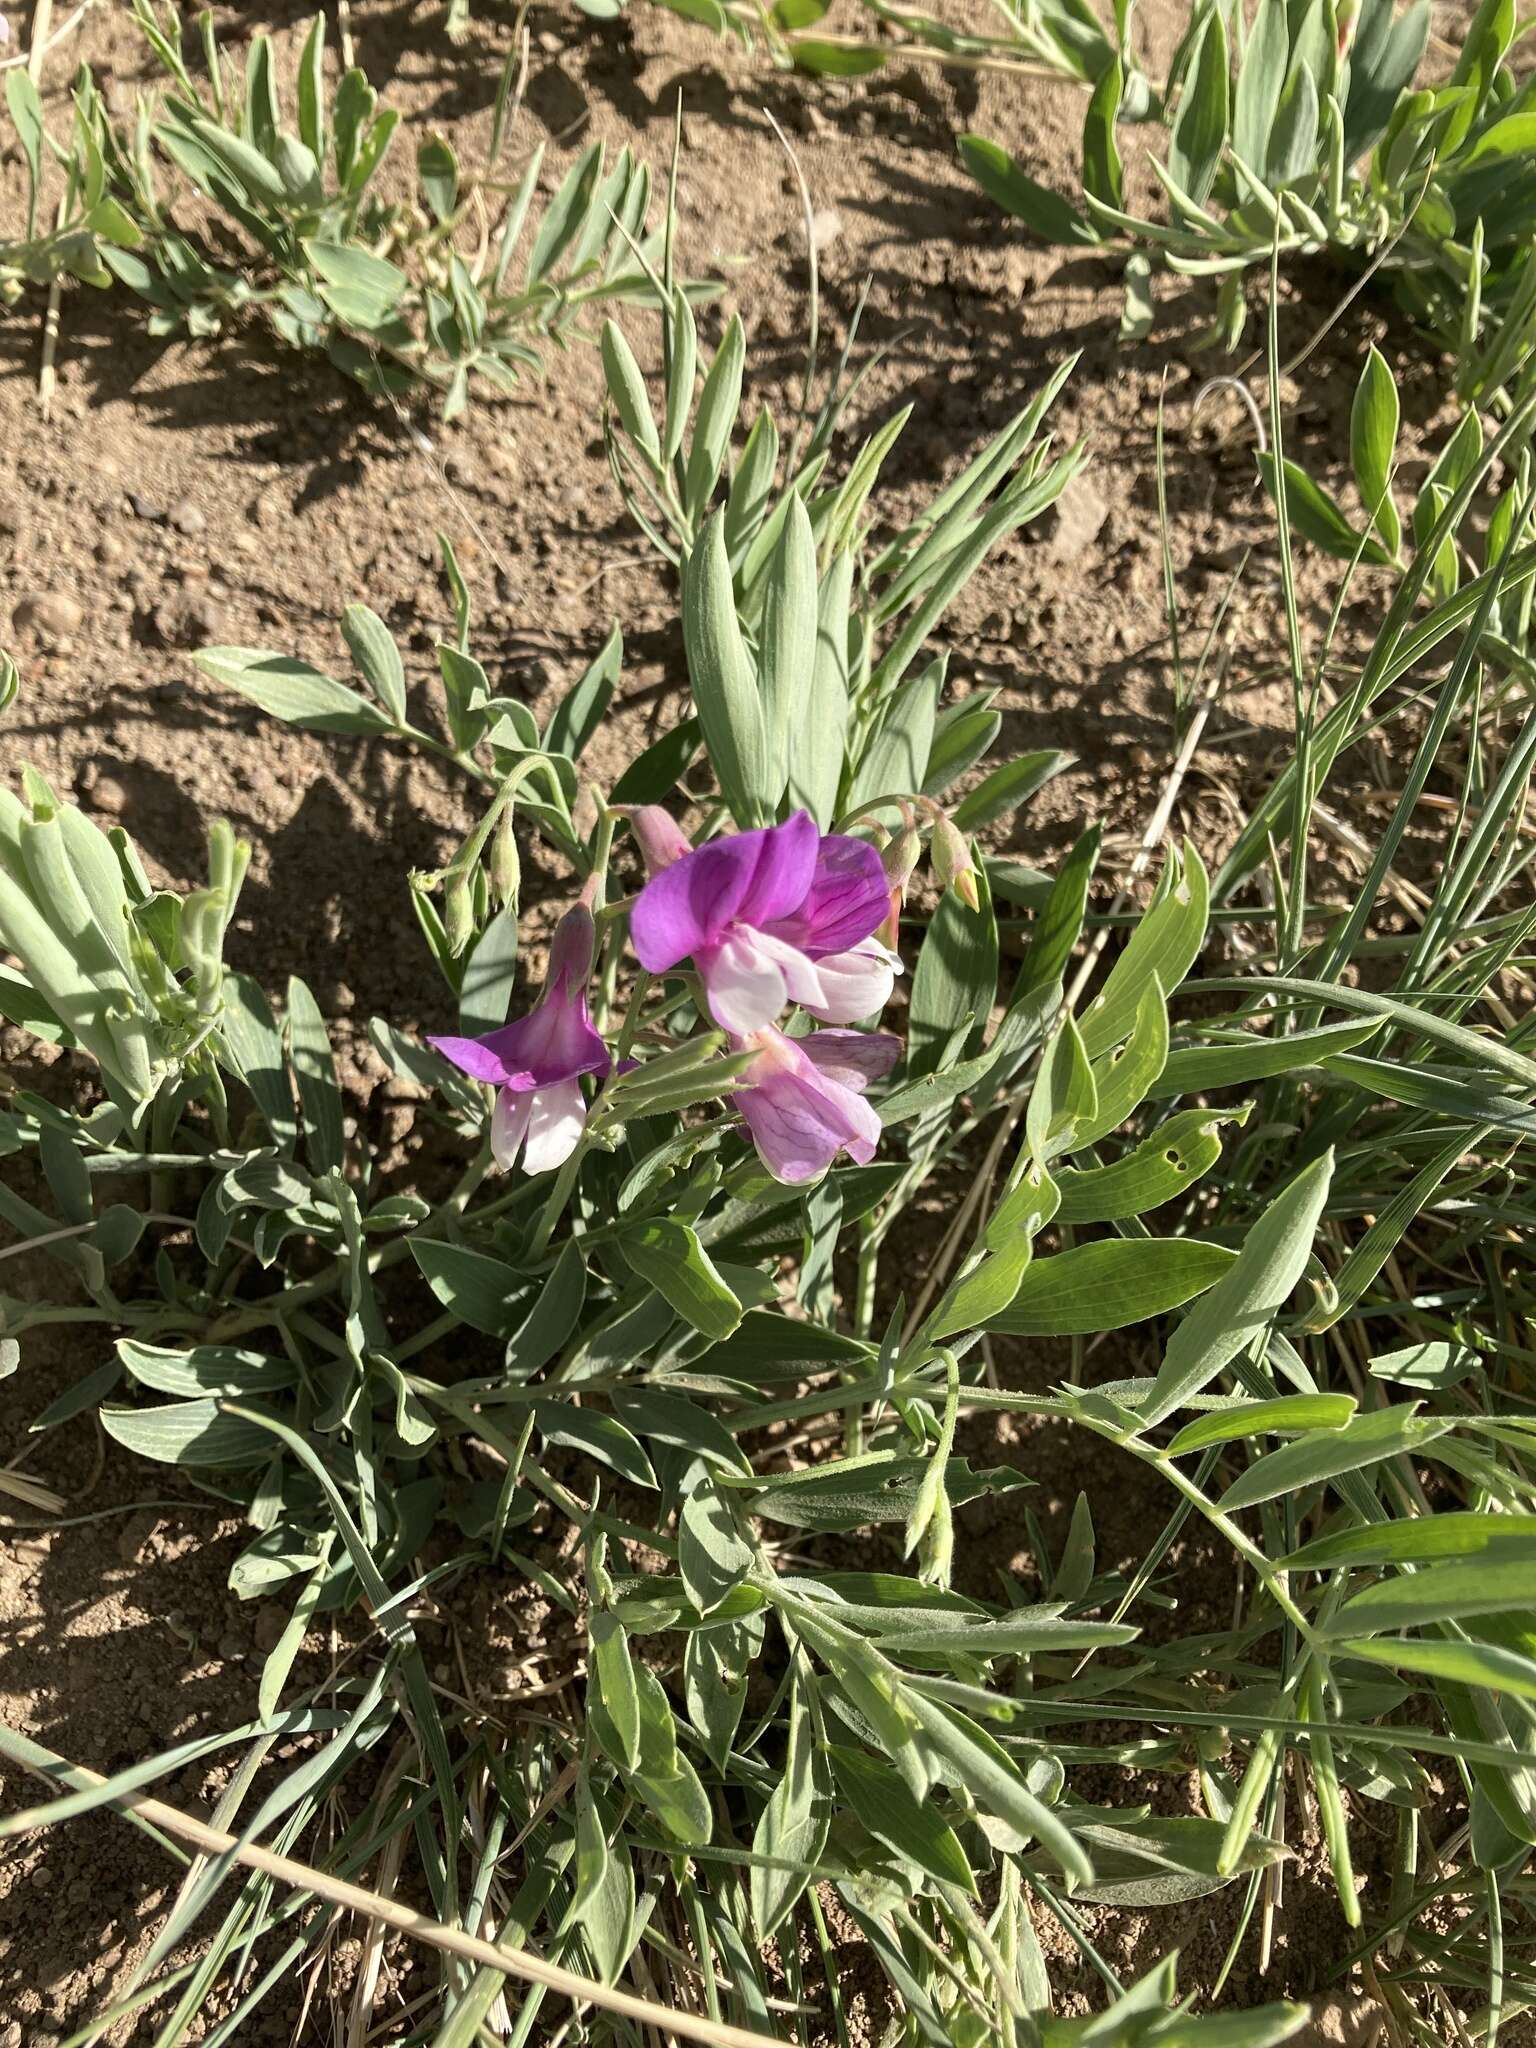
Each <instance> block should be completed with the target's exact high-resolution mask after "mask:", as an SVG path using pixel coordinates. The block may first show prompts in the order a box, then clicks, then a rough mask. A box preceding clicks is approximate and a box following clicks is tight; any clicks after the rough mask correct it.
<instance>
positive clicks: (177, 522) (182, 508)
mask: <svg viewBox="0 0 1536 2048" xmlns="http://www.w3.org/2000/svg"><path fill="white" fill-rule="evenodd" d="M165 516H166V518H167V519H168V520H169V522H170V523H171V525H172V526H174V527H175V529H176V531H177V532H178V533H185V534H199V533H206V532H207V531H208V521H207V519H206V517H205V516H204V514H203V512H202V511H201V509H200V508H199V507H198V506H197V505H196V504H194V502H193V501H192V499H191V498H178V499H177V501H176V503H175V504H174V505H173V506H172V507H171V509H170V511H169V512H168V513H167V514H166V515H165Z"/></svg>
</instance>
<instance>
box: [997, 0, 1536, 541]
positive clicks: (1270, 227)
mask: <svg viewBox="0 0 1536 2048" xmlns="http://www.w3.org/2000/svg"><path fill="white" fill-rule="evenodd" d="M1429 20H1430V10H1429V5H1428V0H1415V4H1414V5H1412V6H1411V7H1409V8H1408V9H1407V10H1406V12H1404V13H1402V14H1401V15H1398V14H1397V13H1396V12H1395V10H1394V6H1393V0H1362V4H1361V5H1360V6H1359V8H1358V10H1357V9H1356V8H1355V7H1354V6H1353V5H1352V4H1350V5H1347V6H1346V5H1342V4H1339V0H1311V4H1310V5H1304V6H1297V5H1294V4H1292V5H1287V0H1259V4H1258V6H1257V8H1256V9H1255V10H1254V12H1253V14H1252V18H1251V20H1250V19H1249V18H1248V16H1247V14H1246V12H1245V10H1242V9H1239V10H1237V11H1236V12H1234V11H1233V10H1232V9H1231V8H1229V7H1226V6H1224V5H1222V4H1220V0H1197V4H1196V5H1195V6H1194V8H1193V9H1192V11H1191V16H1190V23H1189V27H1188V30H1187V32H1186V34H1185V37H1184V40H1183V42H1182V44H1181V46H1180V49H1179V52H1178V55H1177V57H1176V59H1175V62H1174V65H1173V67H1172V69H1171V72H1170V75H1169V78H1168V80H1167V82H1166V85H1165V86H1164V88H1163V90H1162V92H1161V94H1160V96H1159V104H1160V107H1161V112H1162V118H1163V120H1164V122H1165V123H1166V125H1167V128H1168V145H1167V152H1166V160H1163V159H1161V158H1159V157H1158V156H1156V155H1154V156H1152V157H1150V158H1149V162H1150V164H1151V168H1152V169H1153V170H1154V172H1155V173H1156V175H1157V179H1158V182H1159V183H1160V184H1161V186H1162V187H1163V191H1164V194H1165V196H1166V199H1167V210H1166V215H1165V216H1163V217H1160V218H1151V217H1148V216H1145V215H1142V214H1138V213H1133V212H1129V211H1127V210H1126V204H1125V201H1124V199H1123V196H1122V187H1121V178H1120V160H1119V149H1118V145H1117V143H1116V138H1115V123H1116V121H1117V119H1120V120H1123V119H1124V118H1125V117H1126V112H1127V108H1126V105H1125V103H1124V101H1123V98H1122V94H1121V85H1120V79H1121V70H1120V66H1121V65H1122V64H1123V62H1124V52H1123V50H1122V51H1121V52H1120V53H1119V54H1118V56H1117V55H1115V54H1114V53H1112V52H1110V51H1109V50H1108V49H1107V48H1106V49H1105V51H1104V52H1103V54H1102V57H1101V60H1100V62H1099V64H1098V65H1097V66H1095V68H1094V69H1093V70H1091V71H1090V72H1088V73H1087V76H1088V78H1089V80H1090V81H1091V82H1093V83H1094V84H1095V91H1094V93H1093V95H1092V98H1091V100H1090V102H1089V104H1088V108H1087V111H1086V114H1085V117H1084V128H1083V180H1082V192H1081V203H1080V204H1075V203H1073V201H1071V200H1069V199H1067V198H1064V197H1062V196H1061V195H1059V194H1057V193H1055V192H1052V191H1050V190H1049V189H1047V188H1045V187H1043V186H1041V185H1040V184H1039V183H1038V182H1037V181H1035V180H1034V179H1032V178H1031V177H1030V176H1029V175H1028V172H1027V169H1026V168H1025V165H1024V164H1023V163H1020V162H1018V161H1016V160H1015V159H1014V158H1013V157H1011V156H1010V155H1009V153H1008V152H1007V150H1006V149H1004V148H1002V147H1001V146H1000V145H999V144H998V143H996V142H993V141H990V140H987V139H986V138H983V137H980V136H964V137H962V138H961V141H960V151H961V156H962V158H963V160H964V161H965V163H966V165H967V167H968V168H969V169H970V170H971V172H972V174H973V175H974V176H975V177H976V178H977V180H978V182H979V183H980V184H981V185H982V186H983V188H984V189H985V190H986V191H987V192H988V193H989V194H990V196H991V197H992V198H994V199H995V200H997V201H998V202H999V203H1000V204H1001V205H1002V206H1004V207H1005V208H1006V209H1007V210H1008V211H1009V212H1010V213H1012V214H1014V215H1015V216H1016V217H1017V218H1018V219H1020V220H1022V221H1023V222H1024V223H1025V224H1026V225H1027V226H1028V227H1029V228H1030V229H1031V231H1032V232H1033V233H1035V234H1037V235H1039V236H1041V237H1043V238H1044V239H1045V240H1046V241H1050V242H1060V243H1064V244H1074V243H1075V244H1084V243H1089V244H1100V245H1102V246H1104V247H1105V248H1107V249H1115V248H1129V249H1133V250H1138V251H1146V252H1148V253H1149V254H1150V255H1151V256H1152V257H1153V258H1155V259H1156V261H1157V262H1158V263H1159V264H1160V265H1162V266H1164V267H1166V268H1167V269H1168V270H1170V271H1172V272H1175V273H1177V274H1181V275H1185V276H1195V277H1210V278H1217V279H1219V280H1220V288H1219V293H1218V299H1217V310H1216V315H1215V318H1214V321H1213V323H1212V326H1211V330H1210V336H1209V339H1210V340H1211V341H1212V342H1214V343H1217V344H1219V345H1220V346H1221V347H1223V348H1227V349H1235V348H1236V347H1237V346H1238V344H1239V342H1240V341H1241V339H1242V334H1243V330H1244V327H1245V325H1246V321H1247V306H1246V303H1245V300H1244V297H1243V280H1244V276H1245V274H1246V273H1247V272H1249V271H1250V270H1252V269H1254V268H1255V267H1256V266H1264V267H1266V268H1267V267H1268V265H1269V264H1270V263H1271V261H1272V260H1273V259H1274V258H1275V257H1276V256H1278V257H1280V258H1281V259H1284V258H1285V257H1287V256H1301V255H1306V254H1314V253H1317V252H1319V251H1322V250H1327V251H1329V252H1331V253H1333V254H1335V255H1338V256H1341V257H1343V258H1345V259H1346V260H1347V261H1349V262H1351V263H1352V264H1354V265H1355V266H1356V267H1357V268H1358V269H1359V270H1361V271H1362V272H1364V271H1365V270H1366V269H1367V267H1369V268H1371V269H1374V268H1376V267H1377V266H1379V265H1385V267H1386V269H1387V272H1388V274H1389V275H1390V276H1391V277H1392V279H1393V281H1394V283H1395V286H1396V289H1397V291H1398V294H1399V297H1400V298H1401V299H1402V301H1403V303H1404V305H1405V306H1406V307H1407V309H1408V310H1409V311H1410V312H1411V313H1412V315H1413V316H1414V317H1415V318H1416V319H1417V320H1419V321H1420V322H1421V323H1422V324H1423V325H1424V326H1425V327H1427V328H1429V329H1430V330H1431V331H1432V332H1433V333H1434V334H1435V335H1436V336H1437V337H1439V338H1440V339H1441V340H1442V341H1443V342H1444V343H1445V344H1446V345H1448V346H1450V347H1452V348H1453V349H1455V350H1456V352H1457V355H1458V359H1459V363H1460V369H1459V373H1458V379H1457V383H1458V390H1459V392H1460V394H1461V395H1462V396H1463V398H1465V399H1467V400H1469V401H1475V402H1477V403H1479V404H1491V403H1493V402H1494V401H1495V399H1496V398H1497V397H1498V396H1499V394H1500V393H1501V392H1502V391H1505V390H1507V389H1508V388H1509V386H1510V380H1511V377H1512V376H1513V375H1514V374H1515V373H1516V372H1517V371H1518V368H1519V366H1520V365H1521V364H1522V363H1523V362H1524V361H1525V360H1526V358H1527V357H1528V355H1529V353H1530V346H1531V338H1532V335H1533V333H1536V272H1533V271H1532V268H1531V262H1530V253H1529V252H1530V240H1531V231H1532V228H1533V226H1536V123H1533V121H1532V118H1531V116H1530V115H1529V114H1528V113H1527V112H1526V111H1525V108H1526V103H1527V100H1528V98H1529V81H1528V80H1526V81H1520V80H1517V78H1516V76H1515V74H1514V71H1513V69H1512V68H1511V63H1510V59H1511V58H1512V56H1513V50H1514V29H1515V16H1514V10H1513V9H1512V8H1509V7H1506V6H1502V5H1488V6H1485V7H1483V8H1482V10H1481V11H1480V12H1479V14H1478V16H1477V18H1476V21H1475V22H1474V24H1473V26H1472V28H1471V29H1470V30H1469V32H1468V35H1467V38H1466V41H1465V44H1464V46H1463V49H1462V52H1461V56H1460V60H1459V62H1458V64H1457V68H1456V70H1455V72H1454V74H1453V76H1452V77H1451V78H1450V79H1449V80H1446V81H1444V82H1441V83H1438V84H1436V85H1433V86H1420V85H1417V84H1416V77H1417V73H1418V71H1419V67H1420V63H1421V60H1422V58H1423V56H1424V52H1425V46H1426V42H1427V39H1428V35H1429ZM1136 110H1137V111H1138V112H1140V111H1145V101H1144V100H1140V101H1138V102H1137V108H1136ZM1135 261H1136V268H1135V271H1134V274H1133V275H1132V274H1128V278H1127V295H1128V302H1127V323H1126V324H1127V331H1128V332H1135V333H1138V334H1139V333H1142V332H1144V331H1145V328H1146V325H1147V324H1148V322H1149V319H1150V301H1149V299H1148V296H1147V294H1148V290H1149V274H1148V271H1147V269H1146V267H1145V261H1144V259H1143V258H1141V257H1138V258H1137V259H1135ZM1380 492H1381V481H1380V479H1373V480H1372V486H1371V498H1370V503H1371V506H1372V507H1373V508H1374V506H1375V504H1376V502H1377V499H1378V498H1379V497H1380ZM1316 523H1317V524H1319V525H1321V524H1326V523H1328V520H1327V514H1326V513H1325V512H1324V511H1323V509H1322V508H1319V512H1318V517H1317V521H1316ZM1335 530H1336V533H1337V531H1338V529H1337V528H1336V529H1335ZM1340 537H1341V536H1340ZM1324 544H1325V545H1326V544H1327V543H1326V542H1325V543H1324ZM1375 545H1376V544H1375V543H1374V542H1369V543H1367V559H1371V558H1372V556H1371V554H1370V552H1369V551H1370V550H1372V549H1374V547H1375ZM1382 545H1383V548H1384V551H1385V552H1384V556H1383V557H1381V558H1385V556H1390V555H1391V554H1392V553H1393V552H1394V551H1395V548H1396V537H1395V535H1393V534H1392V533H1391V532H1390V531H1386V532H1384V533H1383V535H1382Z"/></svg>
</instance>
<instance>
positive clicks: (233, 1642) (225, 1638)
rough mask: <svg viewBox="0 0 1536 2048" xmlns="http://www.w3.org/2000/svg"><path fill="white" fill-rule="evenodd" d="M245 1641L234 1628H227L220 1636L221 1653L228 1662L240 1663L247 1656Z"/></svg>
mask: <svg viewBox="0 0 1536 2048" xmlns="http://www.w3.org/2000/svg"><path fill="white" fill-rule="evenodd" d="M245 1647H246V1646H245V1643H244V1641H243V1639H242V1638H241V1637H239V1636H237V1635H236V1634H235V1632H234V1630H233V1629H226V1630H225V1632H224V1634H223V1635H221V1636H220V1637H219V1655H220V1656H221V1657H222V1658H223V1659H224V1661H225V1663H226V1664H238V1663H239V1662H240V1661H241V1660H242V1659H243V1657H244V1656H245Z"/></svg>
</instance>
